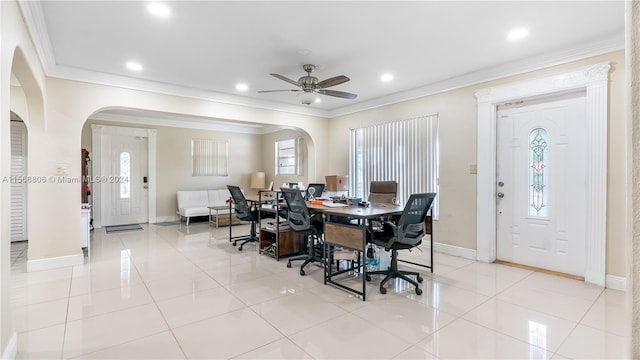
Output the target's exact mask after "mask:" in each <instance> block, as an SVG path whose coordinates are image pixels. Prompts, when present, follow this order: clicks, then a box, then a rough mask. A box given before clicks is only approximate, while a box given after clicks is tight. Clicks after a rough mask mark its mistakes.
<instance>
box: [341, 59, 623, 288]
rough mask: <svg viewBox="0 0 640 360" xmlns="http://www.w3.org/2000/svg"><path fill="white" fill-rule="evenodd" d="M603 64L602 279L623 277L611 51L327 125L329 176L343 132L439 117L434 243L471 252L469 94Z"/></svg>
mask: <svg viewBox="0 0 640 360" xmlns="http://www.w3.org/2000/svg"><path fill="white" fill-rule="evenodd" d="M604 61H610V62H611V63H612V70H611V72H610V79H611V81H610V83H609V86H610V87H609V104H610V106H609V139H608V147H609V154H608V168H609V173H608V174H609V175H608V178H607V179H608V193H607V211H606V214H605V213H604V212H603V216H607V267H606V273H607V274H608V275H616V276H622V277H626V276H627V274H626V269H627V266H626V264H627V261H628V256H627V255H626V254H625V246H626V245H625V241H626V237H625V236H626V233H627V227H628V226H629V225H628V215H629V214H628V212H627V206H626V201H627V199H628V196H629V194H628V191H627V186H626V178H627V177H626V172H627V168H626V167H627V158H628V156H629V154H628V151H627V144H628V134H627V133H626V117H625V74H624V67H625V66H624V61H625V60H624V52H623V51H617V52H613V53H609V54H605V55H601V56H596V57H593V58H589V59H584V60H581V61H576V62H572V63H569V64H564V65H561V66H555V67H551V68H547V69H543V70H539V71H534V72H530V73H526V74H521V75H517V76H511V77H506V78H502V79H499V80H495V81H489V82H484V83H481V84H477V85H473V86H467V87H463V88H460V89H455V90H451V91H446V92H442V93H439V94H434V95H431V96H425V97H422V98H418V99H415V100H410V101H405V102H402V103H397V104H393V105H388V106H383V107H379V108H375V109H371V110H367V111H361V112H358V113H354V114H350V115H345V116H340V117H336V118H333V119H331V120H330V122H329V123H330V129H329V131H330V133H331V134H332V136H331V146H330V147H329V149H330V151H329V171H330V172H334V173H345V174H346V173H348V170H349V159H348V158H347V157H346V156H345V155H344V154H347V153H348V150H349V149H348V144H349V128H357V127H362V126H367V125H372V124H379V123H384V122H389V121H398V120H404V119H410V118H414V117H418V116H422V115H426V114H432V113H439V121H440V164H441V167H440V193H439V196H440V220H439V221H437V223H436V224H435V225H434V227H435V229H434V230H435V234H436V236H437V238H436V239H437V240H436V241H438V242H441V243H445V244H449V245H454V246H459V247H464V248H469V249H475V248H476V175H473V174H470V173H469V166H470V165H473V164H475V163H476V145H477V144H476V136H477V126H476V121H477V119H476V116H477V109H476V107H477V103H476V98H475V95H474V93H475V91H477V90H479V89H482V88H485V87H490V86H495V85H499V84H506V83H512V82H517V81H521V80H524V79H532V78H536V77H541V76H546V75H551V74H558V73H562V72H566V71H569V70H571V69H574V68H577V67H580V66H585V65H588V64H594V63H599V62H604Z"/></svg>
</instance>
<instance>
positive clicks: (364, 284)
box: [361, 226, 367, 301]
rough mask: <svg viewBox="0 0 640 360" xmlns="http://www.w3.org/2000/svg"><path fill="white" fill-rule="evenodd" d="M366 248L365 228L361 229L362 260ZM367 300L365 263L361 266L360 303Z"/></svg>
mask: <svg viewBox="0 0 640 360" xmlns="http://www.w3.org/2000/svg"><path fill="white" fill-rule="evenodd" d="M366 248H367V227H366V226H363V227H362V252H361V253H362V258H363V259H364V258H365V257H366V256H365V251H366ZM366 300H367V265H366V262H365V263H363V264H362V301H366Z"/></svg>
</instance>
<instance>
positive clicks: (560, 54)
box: [328, 36, 625, 118]
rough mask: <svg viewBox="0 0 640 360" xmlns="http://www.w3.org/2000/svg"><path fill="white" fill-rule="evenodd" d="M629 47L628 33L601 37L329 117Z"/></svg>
mask: <svg viewBox="0 0 640 360" xmlns="http://www.w3.org/2000/svg"><path fill="white" fill-rule="evenodd" d="M624 48H625V40H624V36H608V37H603V38H600V39H598V40H596V41H593V42H591V43H589V44H585V45H581V46H577V47H573V48H569V49H562V50H560V51H557V52H554V53H547V54H543V55H540V56H536V57H530V58H527V59H523V60H520V61H515V62H510V63H504V64H500V65H497V66H493V67H490V68H485V69H481V70H478V71H474V72H471V73H467V74H463V75H460V76H456V77H453V78H450V79H447V80H443V81H440V82H437V83H433V84H429V85H426V86H422V87H419V88H416V89H412V90H407V91H402V92H397V93H394V94H390V95H388V96H383V97H380V98H376V99H373V100H368V101H365V102H361V103H357V104H353V105H347V106H343V107H340V108H337V109H334V110H331V111H329V114H328V117H329V118H334V117H338V116H342V115H348V114H351V113H355V112H358V111H363V110H369V109H374V108H377V107H381V106H386V105H391V104H395V103H399V102H402V101H407V100H412V99H417V98H420V97H425V96H429V95H434V94H438V93H442V92H445V91H450V90H454V89H459V88H462V87H465V86H471V85H476V84H481V83H484V82H488V81H492V80H497V79H501V78H505V77H508V76H514V75H518V74H522V73H526V72H530V71H536V70H540V69H544V68H548V67H551V66H556V65H561V64H565V63H568V62H571V61H577V60H581V59H585V58H588V57H592V56H597V55H602V54H606V53H609V52H613V51H618V50H623V49H624Z"/></svg>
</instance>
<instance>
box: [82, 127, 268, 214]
mask: <svg viewBox="0 0 640 360" xmlns="http://www.w3.org/2000/svg"><path fill="white" fill-rule="evenodd" d="M92 124H103V125H109V126H123V127H144V126H141V125H131V124H123V123H116V122H106V121H94V120H90V121H87V123H86V124H85V125H84V127H83V131H82V141H81V143H82V147H83V148H84V149H88V150H89V151H91V144H92V138H91V125H92ZM146 128H152V129H156V130H157V138H156V140H157V147H156V155H157V175H156V176H157V188H156V216H157V217H158V218H159V219H160V220H168V219H167V218H168V217H172V218H173V217H176V210H177V209H178V203H177V199H176V191H177V190H202V189H226V186H227V185H238V186H240V187H242V188H245V189H248V188H249V179H250V174H251V173H252V172H253V171H259V170H260V169H262V168H263V166H262V156H261V153H262V135H254V134H241V133H233V132H225V131H213V130H202V129H186V128H174V127H164V126H146ZM192 139H211V140H223V141H227V142H228V144H229V176H192V175H191V140H192Z"/></svg>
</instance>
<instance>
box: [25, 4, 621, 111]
mask: <svg viewBox="0 0 640 360" xmlns="http://www.w3.org/2000/svg"><path fill="white" fill-rule="evenodd" d="M18 4H19V5H20V9H21V11H22V14H23V16H24V18H25V22H26V24H27V27H28V29H29V32H30V34H31V38H32V41H33V43H34V45H35V47H36V51H37V53H38V56H39V57H40V61H41V63H42V66H43V68H44V72H45V74H46V75H47V76H50V77H56V78H61V79H67V80H75V81H80V82H87V83H94V84H99V85H107V86H114V87H120V88H125V89H132V90H139V91H148V92H154V93H160V94H166V95H174V96H183V97H190V98H194V99H200V100H206V101H213V102H219V103H224V104H230V105H239V106H248V107H253V108H259V109H266V110H272V111H282V112H288V113H294V114H301V115H309V116H317V117H323V118H334V117H338V116H343V115H347V114H351V113H355V112H359V111H363V110H369V109H374V108H377V107H381V106H386V105H391V104H395V103H399V102H403V101H407V100H412V99H416V98H420V97H425V96H429V95H434V94H437V93H441V92H445V91H449V90H454V89H458V88H462V87H465V86H471V85H475V84H480V83H484V82H487V81H491V80H496V79H500V78H504V77H508V76H513V75H517V74H522V73H526V72H530V71H535V70H540V69H543V68H547V67H550V66H555V65H560V64H564V63H567V62H571V61H576V60H580V59H584V58H588V57H591V56H596V55H602V54H605V53H608V52H612V51H617V50H621V49H624V48H625V39H624V36H619V35H612V36H608V37H602V38H600V39H596V40H594V41H592V42H591V43H588V44H583V45H580V46H574V47H572V48H566V49H562V50H559V51H556V52H553V53H547V54H543V55H539V56H535V57H529V58H526V59H522V60H519V61H514V62H509V63H504V64H500V65H497V66H493V67H489V68H484V69H480V70H478V71H474V72H470V73H467V74H463V75H460V76H456V77H452V78H449V79H446V80H442V81H439V82H436V83H432V84H428V85H425V86H421V87H418V88H415V89H411V90H407V91H401V92H396V93H393V94H390V95H387V96H382V97H379V98H375V99H371V100H366V101H363V102H358V103H355V104H352V105H347V106H342V107H338V108H335V109H332V110H322V109H317V108H313V107H309V106H299V105H289V104H283V103H277V102H272V101H265V100H260V99H255V98H247V97H242V96H237V95H230V94H223V93H218V92H213V91H206V90H201V89H193V88H187V87H182V86H176V85H171V84H165V83H159V82H153V81H148V80H142V79H135V78H130V77H125V76H119V75H112V74H106V73H100V72H95V71H89V70H85V69H79V68H73V67H68V66H59V65H57V64H56V61H55V57H54V55H53V48H52V46H51V43H50V41H49V35H48V33H47V31H46V22H45V20H44V15H43V12H42V6H41V4H40V1H27V0H19V1H18Z"/></svg>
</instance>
